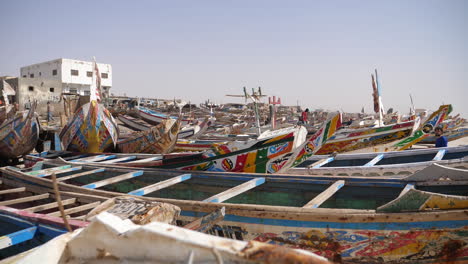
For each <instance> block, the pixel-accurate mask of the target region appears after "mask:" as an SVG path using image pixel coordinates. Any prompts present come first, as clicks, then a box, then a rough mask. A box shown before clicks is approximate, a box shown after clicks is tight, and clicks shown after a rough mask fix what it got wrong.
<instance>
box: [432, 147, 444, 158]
mask: <svg viewBox="0 0 468 264" xmlns="http://www.w3.org/2000/svg"><path fill="white" fill-rule="evenodd" d="M445 153H447V150H446V149H439V151H437V154H436V155H435V156H434V158H433V159H432V160H442V159H443V158H444V155H445Z"/></svg>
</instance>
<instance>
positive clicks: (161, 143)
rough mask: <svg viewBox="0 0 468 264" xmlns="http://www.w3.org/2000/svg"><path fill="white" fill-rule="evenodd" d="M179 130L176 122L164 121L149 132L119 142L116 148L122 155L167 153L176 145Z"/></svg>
mask: <svg viewBox="0 0 468 264" xmlns="http://www.w3.org/2000/svg"><path fill="white" fill-rule="evenodd" d="M179 129H180V122H179V121H178V120H173V119H169V120H165V121H163V122H161V123H160V124H159V125H156V126H154V127H152V128H150V129H149V130H146V131H141V132H136V133H134V134H132V135H130V137H128V138H126V139H123V140H119V141H118V142H117V148H118V150H119V151H120V152H122V153H151V154H164V153H169V152H171V151H172V149H173V148H174V146H175V144H176V141H177V135H178V133H179Z"/></svg>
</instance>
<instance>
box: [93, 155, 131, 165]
mask: <svg viewBox="0 0 468 264" xmlns="http://www.w3.org/2000/svg"><path fill="white" fill-rule="evenodd" d="M134 159H136V156H128V157H123V158H119V159H111V160H106V161H101V162H100V163H105V164H108V163H117V162H121V161H127V160H134Z"/></svg>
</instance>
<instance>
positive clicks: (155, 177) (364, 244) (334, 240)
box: [2, 167, 468, 263]
mask: <svg viewBox="0 0 468 264" xmlns="http://www.w3.org/2000/svg"><path fill="white" fill-rule="evenodd" d="M89 169H92V167H89V168H87V170H89ZM109 170H111V169H109ZM114 171H115V172H117V171H119V170H114ZM2 172H3V174H4V175H5V177H15V178H17V179H21V180H22V181H26V182H31V183H34V184H36V185H39V186H50V184H51V183H50V180H48V179H45V178H38V177H33V176H31V175H25V174H24V173H20V172H17V171H10V170H7V169H2ZM123 172H125V170H120V173H123ZM173 173H177V172H173ZM179 173H180V172H179ZM165 175H166V178H165V177H163V173H162V172H158V173H157V174H148V175H147V176H144V175H143V176H140V177H139V178H138V180H130V181H121V182H119V183H117V182H114V181H113V180H109V181H108V182H109V185H106V186H103V188H101V190H97V188H94V189H91V185H89V184H87V182H89V181H93V180H99V179H102V175H101V176H99V175H94V176H91V175H90V177H91V178H88V179H82V181H79V184H78V182H77V183H76V184H77V185H82V186H81V187H79V186H77V185H72V184H68V183H64V182H65V181H61V183H60V189H61V190H63V191H68V192H75V193H76V192H80V193H83V194H93V195H99V196H104V197H116V196H120V195H121V194H122V193H121V192H124V193H127V192H130V193H131V194H134V195H137V194H138V192H136V191H135V189H138V188H141V187H143V188H145V186H151V185H152V184H154V183H155V182H159V181H165V180H168V179H171V178H167V177H171V176H170V175H172V177H173V176H175V175H176V174H171V172H168V173H166V174H165ZM198 175H199V177H198V176H194V175H191V176H192V177H195V178H197V182H192V183H190V184H189V183H186V186H191V189H187V188H184V187H183V186H180V188H176V186H177V185H179V184H181V183H177V184H176V185H174V186H173V187H170V188H169V189H166V190H160V191H158V192H157V193H154V194H153V195H151V194H146V196H147V197H148V196H150V197H148V199H150V200H157V201H161V202H168V203H171V204H174V205H176V206H179V207H180V208H181V209H182V213H181V216H182V218H181V219H180V221H179V224H181V225H183V224H185V223H187V222H189V221H192V220H193V219H195V218H198V217H201V216H203V215H204V214H206V213H209V212H212V211H214V210H217V209H219V208H221V207H222V206H224V207H225V208H226V215H225V217H224V220H223V221H222V222H220V223H219V224H218V225H216V226H215V227H214V228H213V229H212V230H211V231H210V233H211V234H215V235H218V236H225V237H232V238H236V239H239V240H257V241H262V242H268V243H272V244H280V245H284V246H288V247H292V248H300V249H305V250H310V251H312V252H314V253H317V254H319V255H322V256H324V257H326V258H328V259H330V260H332V261H335V262H343V263H356V262H359V263H375V262H385V263H454V262H457V261H459V262H463V261H468V245H467V243H466V235H465V231H466V228H467V227H468V220H467V218H466V214H467V213H468V210H466V208H464V209H454V210H434V209H433V210H429V211H411V212H406V211H405V212H394V213H388V212H378V211H377V210H372V208H377V207H379V205H381V204H388V201H392V200H393V199H395V198H397V196H398V192H395V193H394V192H393V191H392V192H389V189H393V190H395V191H396V190H398V191H400V190H402V189H403V188H404V187H405V186H407V184H409V183H411V182H408V181H402V180H396V179H393V180H391V179H386V180H371V181H369V180H367V181H356V180H354V179H353V178H350V179H349V183H348V182H346V184H345V186H348V184H349V185H350V186H348V187H349V188H350V189H349V190H346V188H342V189H341V190H340V191H339V192H337V193H336V194H335V195H333V196H331V197H334V198H331V200H330V201H328V202H329V203H328V204H326V203H327V202H325V203H323V204H322V206H321V207H320V208H313V207H302V205H300V206H297V204H304V201H305V202H307V200H308V199H310V197H312V198H313V197H314V196H315V194H316V193H317V189H314V187H313V186H314V184H316V183H317V182H319V181H320V180H319V179H317V178H314V177H290V178H285V177H284V176H279V175H269V176H268V177H267V178H266V179H265V181H266V182H267V183H268V184H269V185H268V186H265V188H264V189H262V190H258V192H251V191H249V192H246V190H244V192H243V193H242V194H241V195H240V196H239V197H233V198H231V200H229V202H223V200H220V201H219V202H206V201H205V200H206V199H205V200H204V201H200V200H201V199H204V198H203V197H206V196H209V195H210V193H216V192H218V191H220V190H225V188H226V186H225V187H224V188H223V187H221V186H219V184H220V183H221V182H224V183H225V184H226V183H228V182H230V181H231V182H232V181H235V182H238V183H242V182H245V181H248V180H256V179H257V178H256V177H251V176H249V174H245V173H244V174H232V176H229V175H228V174H222V176H220V177H219V179H218V180H221V179H222V181H217V180H216V179H215V178H214V177H211V176H210V175H212V174H210V173H203V172H198ZM214 175H216V173H214ZM67 177H68V176H67ZM176 177H179V176H176ZM195 178H192V179H194V180H195ZM78 179H79V178H76V180H78ZM333 181H334V180H333V179H332V178H329V179H328V182H333ZM210 183H211V184H210ZM424 184H425V182H422V184H419V183H414V185H415V186H418V188H424ZM464 184H465V185H456V184H455V185H450V187H449V188H445V187H443V186H441V183H440V182H436V183H434V184H432V185H430V186H427V187H426V188H433V189H437V190H441V191H445V192H450V193H451V192H455V191H457V192H461V193H465V194H466V182H465V183H464ZM369 185H371V186H373V188H369ZM215 186H218V187H215ZM231 186H232V185H231ZM234 186H238V185H237V184H234ZM260 186H262V185H260ZM275 186H276V187H275ZM327 186H328V184H325V185H323V187H325V188H326V187H327ZM359 186H360V187H359ZM171 188H172V189H171ZM213 188H214V189H213ZM254 188H260V187H254ZM355 188H358V189H359V188H360V191H359V190H358V189H355ZM232 189H233V188H232ZM145 190H148V189H147V188H145ZM229 190H231V189H229ZM236 190H238V188H237V189H236ZM253 190H255V189H253ZM275 190H276V191H275ZM281 190H282V191H281ZM322 190H323V189H322V188H319V190H318V192H319V193H320V192H321V191H322ZM341 191H342V193H341V194H340V192H341ZM310 192H311V193H314V194H311V193H310ZM328 192H329V189H326V190H325V191H323V192H322V193H328ZM223 193H225V192H223ZM308 193H309V194H308ZM328 194H330V193H328ZM140 195H143V194H140ZM342 195H344V196H342ZM348 195H352V197H354V198H353V199H356V200H355V201H354V200H353V201H351V199H350V196H348ZM189 197H192V199H190V198H189ZM195 197H196V200H195V199H194V198H195ZM359 197H361V198H359ZM369 197H373V199H369ZM384 197H387V198H384ZM297 199H299V200H297ZM313 200H315V198H314V199H313ZM249 201H250V202H253V201H256V203H252V204H247V203H249ZM293 204H296V205H293ZM332 204H334V205H333V206H332ZM359 204H361V205H359ZM363 205H365V206H363ZM357 207H359V208H364V209H358V208H357ZM352 208H355V209H352Z"/></svg>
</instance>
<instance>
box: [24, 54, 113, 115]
mask: <svg viewBox="0 0 468 264" xmlns="http://www.w3.org/2000/svg"><path fill="white" fill-rule="evenodd" d="M93 68H94V63H93V62H90V61H79V60H72V59H63V58H61V59H56V60H52V61H47V62H43V63H38V64H33V65H29V66H25V67H22V68H21V69H20V77H19V81H18V94H17V100H18V101H17V102H18V104H19V107H20V109H24V107H25V105H26V104H27V103H28V101H31V102H32V101H33V100H37V101H38V106H39V107H38V109H37V110H38V112H39V113H40V114H43V113H44V112H45V111H46V110H45V109H46V107H47V102H51V103H52V104H54V105H56V106H57V107H59V108H60V107H61V104H60V102H61V95H62V93H75V94H79V95H89V94H90V91H89V90H90V86H91V81H92V74H93ZM98 69H99V72H100V74H101V87H102V92H103V94H104V96H106V95H107V96H108V95H109V90H110V88H111V87H112V67H111V65H110V64H102V63H98ZM57 107H55V106H54V108H55V109H56V110H58V109H57Z"/></svg>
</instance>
